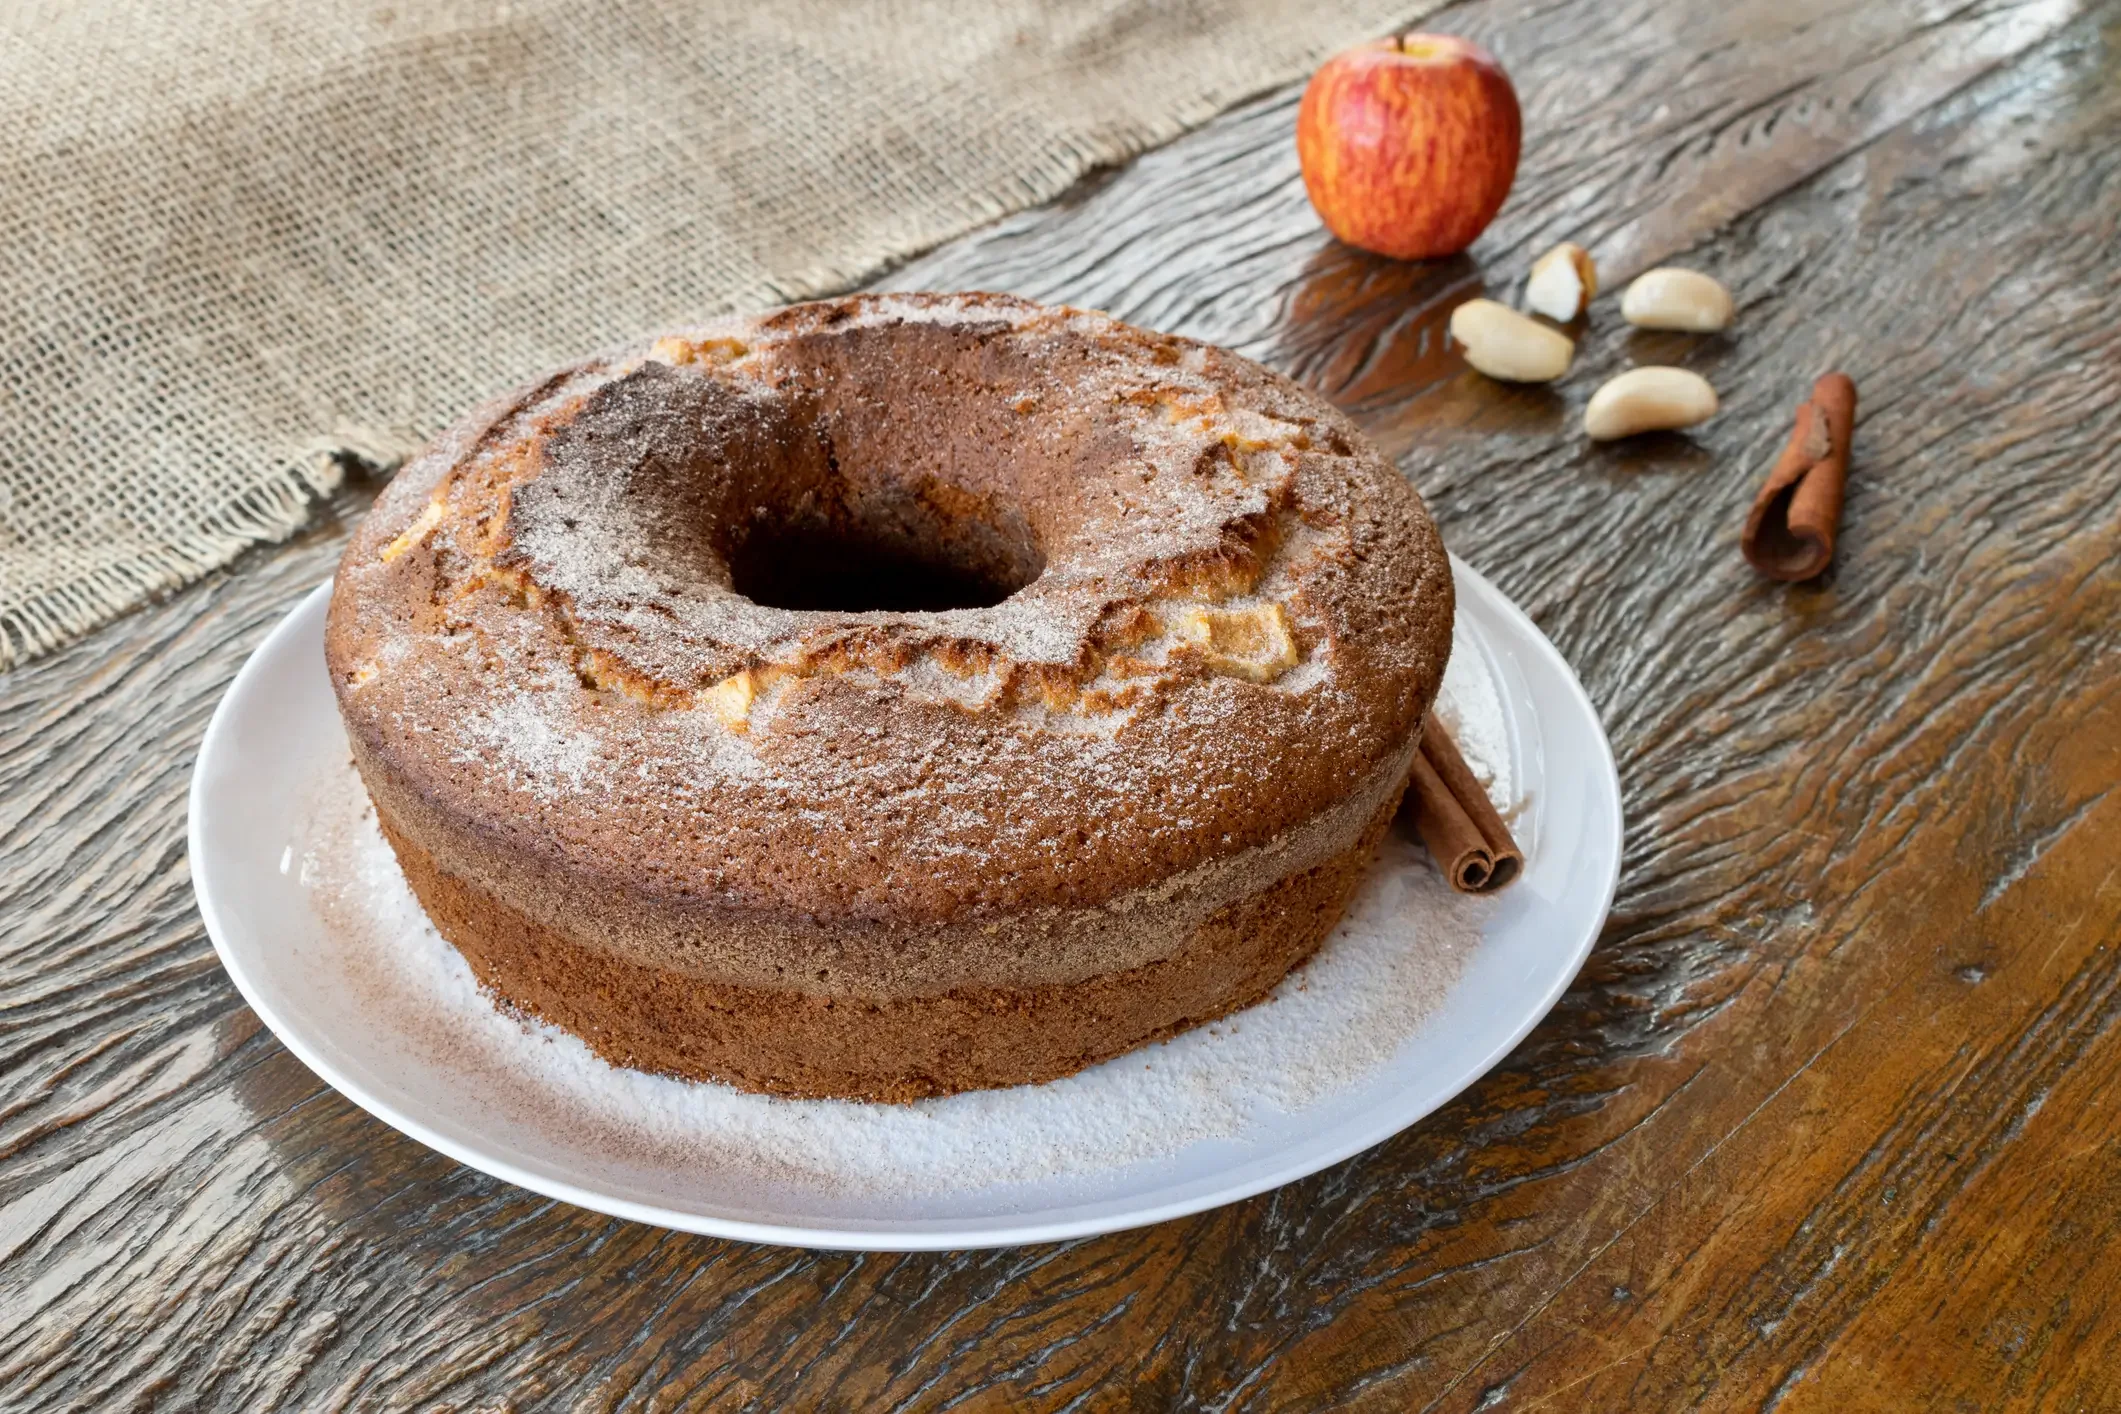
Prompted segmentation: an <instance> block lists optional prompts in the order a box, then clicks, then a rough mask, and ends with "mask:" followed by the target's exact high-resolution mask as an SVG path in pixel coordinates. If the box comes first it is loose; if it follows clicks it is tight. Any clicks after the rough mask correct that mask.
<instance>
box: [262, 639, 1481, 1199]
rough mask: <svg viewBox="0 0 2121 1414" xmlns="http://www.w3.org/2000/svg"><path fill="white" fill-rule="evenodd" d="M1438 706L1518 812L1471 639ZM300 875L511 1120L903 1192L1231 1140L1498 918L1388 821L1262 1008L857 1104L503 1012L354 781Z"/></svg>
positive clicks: (361, 976)
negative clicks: (1377, 846) (1013, 1079)
mask: <svg viewBox="0 0 2121 1414" xmlns="http://www.w3.org/2000/svg"><path fill="white" fill-rule="evenodd" d="M1437 711H1438V713H1439V715H1440V716H1441V717H1442V718H1443V719H1444V720H1445V721H1446V723H1447V724H1448V725H1449V726H1450V727H1451V729H1452V730H1453V733H1454V736H1455V737H1456V739H1457V740H1458V742H1459V745H1460V747H1461V749H1462V750H1463V752H1464V753H1465V755H1466V757H1467V759H1468V761H1469V762H1470V763H1471V764H1472V765H1473V767H1474V769H1475V771H1476V772H1477V773H1479V774H1480V775H1481V777H1482V778H1483V780H1484V781H1486V782H1487V783H1488V785H1489V788H1490V791H1491V793H1492V794H1493V795H1494V796H1495V798H1496V801H1497V804H1498V805H1499V806H1501V807H1502V808H1503V809H1505V810H1509V809H1510V808H1512V807H1513V806H1514V805H1516V804H1517V803H1518V787H1517V785H1516V778H1515V774H1514V772H1513V770H1512V767H1511V761H1510V758H1509V755H1508V750H1509V748H1508V736H1507V730H1506V723H1505V722H1504V720H1503V717H1502V707H1501V699H1500V696H1499V693H1498V692H1497V689H1496V685H1495V682H1494V680H1493V678H1492V676H1491V674H1490V673H1489V671H1488V668H1487V666H1486V663H1485V660H1484V659H1483V658H1482V656H1481V652H1480V649H1479V647H1478V645H1477V644H1475V643H1474V642H1472V641H1470V640H1469V639H1467V638H1466V637H1465V636H1463V634H1462V633H1461V635H1460V637H1459V639H1458V642H1457V644H1456V647H1455V651H1454V653H1453V657H1452V663H1451V670H1450V673H1449V675H1448V676H1447V677H1446V679H1445V683H1444V689H1443V694H1442V696H1441V697H1440V698H1439V700H1438V704H1437ZM553 764H554V762H553V759H552V758H551V757H550V756H549V755H544V756H541V759H540V761H539V762H538V765H539V767H540V768H541V769H549V768H551V767H552V766H553ZM302 878H303V881H304V882H305V883H306V884H307V885H309V887H310V889H311V897H312V899H313V901H314V903H315V906H316V909H317V912H318V914H319V917H320V918H321V919H322V920H323V922H324V923H325V925H326V927H325V934H326V946H325V948H324V949H323V953H322V958H323V962H324V964H325V965H326V966H327V967H329V968H331V969H333V970H335V971H336V972H337V973H338V974H339V976H338V978H337V979H336V980H337V981H338V982H339V983H340V984H342V986H343V989H344V993H345V995H346V996H348V997H349V998H350V999H351V1000H352V1002H353V1003H354V1004H355V1005H356V1006H358V1007H360V1008H361V1010H362V1011H363V1012H364V1014H366V1015H368V1016H370V1017H372V1018H374V1021H375V1024H376V1025H378V1026H380V1027H387V1028H389V1029H390V1030H391V1031H393V1032H394V1033H395V1034H396V1035H397V1036H398V1037H399V1038H400V1040H401V1043H402V1044H403V1045H404V1046H406V1047H408V1048H410V1049H412V1050H414V1051H416V1052H417V1053H418V1054H419V1058H420V1059H421V1060H423V1061H424V1062H425V1063H426V1064H427V1065H428V1066H430V1067H431V1068H434V1069H439V1070H442V1071H446V1072H447V1073H448V1074H449V1075H451V1076H452V1077H453V1080H454V1083H455V1084H457V1085H460V1086H461V1087H462V1092H463V1093H465V1094H475V1095H478V1096H480V1097H481V1098H482V1101H483V1103H484V1104H485V1105H486V1106H488V1107H490V1109H491V1110H492V1111H494V1112H495V1115H496V1117H497V1118H499V1119H502V1120H504V1121H505V1122H506V1123H508V1124H510V1125H512V1126H517V1127H520V1128H521V1129H524V1130H528V1131H530V1132H531V1133H532V1134H537V1135H544V1136H549V1138H550V1140H551V1143H552V1144H553V1146H554V1147H555V1148H558V1149H562V1150H565V1151H569V1152H577V1153H582V1154H591V1155H595V1156H596V1157H597V1159H598V1161H600V1162H604V1163H607V1164H610V1165H612V1166H614V1167H615V1168H617V1169H619V1170H626V1169H632V1170H634V1171H637V1172H645V1171H667V1170H668V1169H670V1168H671V1167H681V1168H685V1169H689V1170H693V1171H702V1172H706V1171H711V1172H713V1173H715V1174H716V1175H717V1176H720V1177H723V1178H733V1179H735V1180H738V1181H739V1182H743V1181H750V1182H753V1183H756V1184H758V1185H761V1186H764V1185H774V1184H790V1183H793V1184H798V1185H801V1186H803V1187H806V1188H810V1189H814V1190H820V1191H827V1192H833V1193H841V1194H886V1195H892V1196H897V1197H906V1198H915V1197H919V1196H921V1195H924V1194H936V1193H947V1192H953V1191H963V1190H965V1189H968V1188H986V1187H989V1186H994V1185H1008V1184H1012V1183H1028V1182H1034V1181H1037V1180H1041V1179H1049V1178H1053V1177H1056V1176H1061V1175H1077V1174H1089V1173H1095V1172H1098V1171H1106V1170H1111V1169H1114V1168H1119V1167H1123V1166H1126V1165H1128V1164H1133V1163H1138V1162H1143V1161H1153V1160H1156V1159H1160V1158H1164V1157H1167V1156H1170V1155H1173V1154H1176V1153H1178V1152H1179V1151H1181V1150H1183V1149H1185V1148H1187V1147H1188V1146H1190V1145H1193V1144H1196V1143H1200V1142H1202V1141H1209V1140H1234V1141H1237V1142H1240V1143H1242V1142H1244V1141H1245V1139H1246V1138H1247V1136H1248V1135H1250V1134H1251V1133H1253V1132H1254V1131H1256V1130H1257V1129H1258V1127H1259V1126H1260V1124H1261V1123H1262V1122H1263V1121H1265V1120H1267V1119H1270V1118H1271V1117H1272V1116H1274V1115H1277V1114H1287V1113H1290V1112H1295V1111H1301V1110H1303V1109H1304V1108H1306V1107H1308V1106H1310V1105H1313V1104H1315V1103H1317V1102H1319V1101H1320V1100H1322V1099H1324V1098H1326V1097H1328V1096H1331V1095H1333V1094H1336V1093H1339V1092H1342V1091H1345V1090H1347V1089H1348V1088H1350V1087H1351V1086H1354V1085H1356V1084H1358V1083H1360V1082H1361V1081H1362V1080H1363V1079H1364V1078H1365V1077H1367V1076H1369V1075H1370V1074H1372V1073H1373V1072H1374V1071H1375V1070H1376V1069H1377V1068H1378V1067H1379V1066H1381V1065H1383V1064H1384V1063H1385V1062H1387V1061H1388V1060H1389V1059H1390V1058H1391V1056H1392V1055H1393V1054H1394V1053H1395V1051H1397V1049H1398V1048H1399V1047H1400V1046H1401V1045H1402V1044H1403V1043H1404V1042H1405V1041H1407V1039H1408V1038H1410V1037H1411V1036H1413V1035H1415V1034H1416V1033H1417V1032H1418V1031H1419V1030H1420V1029H1421V1028H1422V1026H1423V1024H1424V1022H1425V1021H1426V1019H1427V1018H1428V1017H1429V1016H1430V1015H1432V1014H1433V1013H1434V1012H1435V1011H1436V1010H1437V1008H1439V1007H1440V1006H1442V1005H1443V1004H1444V1002H1445V999H1446V998H1447V997H1448V995H1449V993H1450V991H1451V988H1452V986H1453V985H1454V983H1455V982H1456V979H1457V977H1458V975H1459V973H1460V971H1461V970H1462V969H1463V967H1464V965H1465V963H1466V961H1467V959H1468V958H1469V957H1470V955H1471V953H1472V951H1473V950H1474V949H1475V948H1476V947H1477V946H1478V944H1479V939H1480V931H1481V928H1482V926H1483V922H1484V920H1485V918H1486V917H1487V915H1488V913H1489V912H1490V911H1491V910H1492V909H1493V908H1494V907H1495V906H1496V905H1495V901H1494V900H1492V899H1484V898H1472V897H1466V896H1461V895H1457V894H1454V893H1452V892H1451V890H1450V889H1449V888H1448V886H1447V885H1445V883H1444V882H1443V880H1442V879H1441V878H1440V877H1439V876H1438V875H1437V873H1436V871H1435V870H1434V869H1433V867H1431V865H1430V864H1429V862H1428V860H1427V857H1426V855H1425V854H1424V852H1423V851H1422V849H1421V847H1420V845H1419V844H1418V843H1417V842H1415V841H1414V840H1413V839H1412V838H1411V836H1410V835H1409V834H1407V833H1406V831H1405V829H1404V827H1403V826H1400V827H1395V829H1394V830H1393V831H1392V833H1391V834H1390V835H1388V836H1387V839H1386V841H1385V844H1384V845H1383V847H1382V848H1381V850H1380V853H1379V858H1378V860H1377V862H1376V864H1375V866H1374V867H1373V868H1372V870H1371V872H1370V874H1369V876H1368V878H1367V879H1366V880H1365V882H1364V884H1363V886H1362V888H1361V889H1360V891H1359V892H1358V894H1357V896H1356V898H1355V899H1354V901H1353V902H1352V903H1351V904H1350V905H1349V908H1348V911H1347V914H1346V916H1345V918H1344V919H1343V921H1342V923H1341V925H1340V926H1339V928H1338V929H1337V930H1336V931H1335V933H1334V935H1333V936H1332V938H1331V939H1330V940H1329V941H1328V942H1327V944H1326V945H1325V947H1324V948H1323V949H1322V950H1321V952H1320V953H1319V955H1318V956H1317V957H1316V958H1314V959H1313V960H1312V961H1311V962H1310V963H1309V964H1307V965H1306V966H1304V967H1303V968H1301V969H1299V970H1298V971H1297V972H1295V973H1294V974H1292V975H1291V976H1290V977H1289V978H1288V979H1287V980H1286V981H1285V982H1284V983H1283V985H1282V986H1281V987H1280V988H1279V989H1278V990H1277V992H1276V993H1275V995H1274V996H1273V997H1272V998H1270V999H1269V1000H1268V1001H1266V1002H1264V1003H1262V1004H1260V1005H1258V1006H1256V1007H1252V1008H1250V1009H1248V1010H1246V1011H1243V1012H1240V1013H1238V1014H1237V1015H1235V1016H1233V1017H1230V1018H1227V1019H1226V1020H1224V1021H1222V1022H1220V1023H1216V1024H1214V1025H1211V1026H1207V1027H1203V1028H1199V1029H1197V1030H1195V1031H1192V1032H1189V1033H1186V1034H1184V1035H1181V1036H1179V1037H1177V1038H1175V1039H1173V1040H1171V1041H1169V1042H1167V1043H1164V1044H1161V1045H1154V1046H1150V1047H1146V1048H1144V1049H1142V1050H1139V1051H1136V1052H1133V1053H1130V1054H1128V1055H1125V1056H1121V1057H1120V1058H1118V1059H1116V1060H1114V1061H1111V1062H1108V1063H1106V1064H1104V1065H1101V1066H1097V1067H1094V1068H1092V1069H1090V1070H1088V1071H1085V1072H1083V1073H1081V1074H1079V1075H1075V1076H1071V1077H1068V1078H1066V1079H1063V1080H1059V1081H1055V1082H1053V1083H1051V1084H1047V1085H1039V1086H1023V1087H1017V1088H1013V1089H1007V1090H992V1091H977V1092H972V1093H969V1094H963V1095H957V1096H952V1097H949V1098H946V1099H940V1100H928V1101H923V1102H920V1103H917V1104H913V1105H867V1104H858V1103H849V1102H841V1101H788V1100H778V1099H770V1098H766V1097H762V1096H757V1095H752V1094H747V1093H744V1092H741V1091H737V1090H734V1089H731V1088H728V1087H725V1086H720V1085H712V1084H694V1083H689V1082H684V1081H677V1080H671V1079H667V1078H664V1077H659V1076H651V1075H646V1074H642V1073H640V1072H635V1071H627V1070H621V1069H617V1068H615V1067H613V1066H611V1065H609V1064H607V1063H606V1062H604V1061H603V1060H601V1059H599V1058H598V1057H597V1056H595V1055H594V1053H592V1052H591V1051H590V1050H589V1049H588V1048H587V1047H586V1046H585V1045H584V1044H583V1043H582V1042H581V1041H579V1040H577V1039H576V1038H574V1037H573V1036H571V1035H568V1034H566V1033H564V1032H560V1031H558V1030H555V1029H553V1028H551V1027H547V1026H542V1025H537V1024H526V1023H524V1022H522V1021H520V1020H518V1019H516V1018H515V1017H512V1016H510V1015H507V1014H505V1013H503V1012H502V1011H500V1010H498V1009H497V1008H496V1007H495V1006H494V1005H493V1004H492V1002H491V1001H490V1000H489V999H488V998H487V997H485V996H484V995H482V994H481V993H480V991H479V989H478V987H477V984H476V983H475V981H474V980H473V978H472V975H471V973H470V970H469V968H468V967H466V965H465V964H464V962H463V960H462V959H461V958H460V957H459V956H458V955H457V953H456V951H455V950H454V949H452V948H451V947H450V946H449V945H448V944H447V943H446V942H444V941H443V940H442V939H441V938H440V936H439V935H437V934H436V933H435V932H434V930H433V928H432V926H431V925H430V924H429V923H428V922H427V919H426V918H425V916H424V915H423V914H422V913H421V911H420V908H419V905H418V903H417V901H416V900H415V899H414V898H413V897H412V894H411V892H410V890H409V889H408V888H407V887H406V885H405V882H404V879H403V877H402V875H401V874H400V873H399V872H398V868H397V864H396V861H395V859H394V858H393V857H392V855H391V853H390V850H389V847H388V846H387V845H386V844H385V843H384V842H383V840H382V838H381V836H380V834H379V833H378V831H377V829H376V826H375V822H374V819H373V815H372V813H371V812H370V810H369V807H368V805H367V801H366V798H365V795H364V793H363V791H362V788H361V785H360V782H359V780H358V778H357V777H356V776H355V775H354V774H353V772H352V771H351V770H350V769H347V770H341V771H338V772H335V773H333V775H332V777H331V778H330V779H328V780H325V781H321V782H319V783H318V787H317V798H316V810H315V821H314V827H313V829H312V831H311V835H310V843H309V846H308V849H307V851H306V853H305V855H304V857H303V861H302Z"/></svg>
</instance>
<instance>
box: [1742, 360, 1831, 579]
mask: <svg viewBox="0 0 2121 1414" xmlns="http://www.w3.org/2000/svg"><path fill="white" fill-rule="evenodd" d="M1855 429H1856V385H1855V384H1854V383H1852V382H1850V381H1849V376H1848V375H1847V374H1846V373H1829V374H1827V375H1826V376H1825V377H1824V378H1821V379H1820V380H1819V381H1818V382H1816V383H1814V384H1812V396H1811V399H1810V401H1808V402H1806V403H1805V404H1804V405H1803V406H1801V407H1799V408H1798V409H1797V425H1796V427H1794V428H1793V429H1791V432H1790V440H1789V445H1788V446H1786V447H1784V448H1783V449H1782V456H1781V458H1780V459H1779V460H1777V461H1776V463H1775V469H1774V470H1773V471H1771V472H1769V473H1768V479H1767V484H1765V485H1764V486H1762V487H1761V488H1760V495H1759V497H1758V498H1757V499H1755V500H1754V502H1753V513H1752V514H1751V515H1749V516H1747V517H1746V519H1745V534H1744V536H1743V537H1742V538H1741V540H1740V542H1739V543H1740V544H1741V545H1742V547H1743V548H1744V550H1745V557H1746V558H1747V559H1748V560H1751V561H1752V562H1753V568H1754V569H1756V570H1759V571H1760V572H1761V573H1762V574H1764V575H1767V576H1768V577H1769V578H1771V579H1786V580H1791V581H1796V580H1800V579H1810V578H1811V577H1812V576H1813V575H1816V574H1818V573H1819V572H1820V571H1822V570H1824V569H1825V568H1826V567H1827V565H1828V564H1830V563H1831V562H1832V561H1833V558H1834V532H1835V531H1836V530H1837V529H1839V528H1840V525H1841V498H1842V494H1843V492H1844V490H1845V489H1846V488H1847V486H1848V476H1849V440H1850V438H1851V437H1852V436H1853V435H1854V433H1855Z"/></svg>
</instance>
